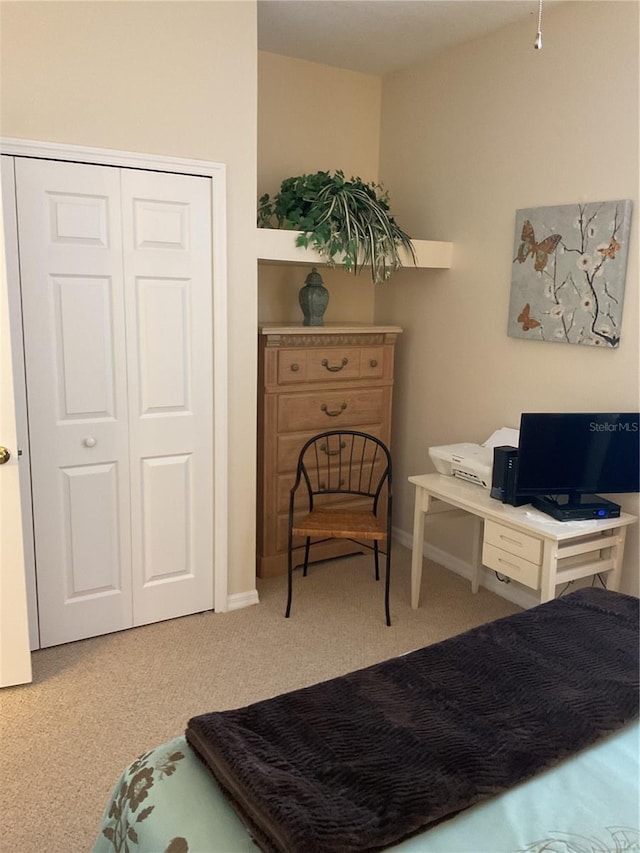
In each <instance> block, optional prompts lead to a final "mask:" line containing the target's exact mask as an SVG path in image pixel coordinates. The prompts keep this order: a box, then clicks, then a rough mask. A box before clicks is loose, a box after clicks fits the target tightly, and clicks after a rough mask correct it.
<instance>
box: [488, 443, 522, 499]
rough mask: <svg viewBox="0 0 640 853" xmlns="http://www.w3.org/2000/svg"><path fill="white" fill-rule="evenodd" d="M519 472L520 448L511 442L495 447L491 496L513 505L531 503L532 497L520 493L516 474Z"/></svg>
mask: <svg viewBox="0 0 640 853" xmlns="http://www.w3.org/2000/svg"><path fill="white" fill-rule="evenodd" d="M517 473H518V448H517V447H512V446H511V445H509V444H504V445H501V446H500V447H494V448H493V472H492V475H491V492H490V494H491V497H492V498H495V499H496V500H497V501H502V503H503V504H504V503H507V504H511V506H522V504H527V503H530V498H525V497H522V496H520V495H518V493H517V491H516V476H517Z"/></svg>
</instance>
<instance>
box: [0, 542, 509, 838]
mask: <svg viewBox="0 0 640 853" xmlns="http://www.w3.org/2000/svg"><path fill="white" fill-rule="evenodd" d="M409 564H410V553H409V552H408V551H407V550H406V549H404V548H401V547H396V548H395V549H394V571H393V577H392V594H391V620H392V625H391V627H390V628H387V627H386V625H385V623H384V606H383V583H382V581H381V582H380V583H376V582H375V581H374V579H373V564H372V557H371V556H366V557H353V558H349V559H346V560H341V561H339V562H337V561H336V562H333V563H324V564H320V565H318V566H315V567H313V569H312V570H311V571H310V574H309V576H308V577H307V578H302V577H298V576H296V578H295V581H294V584H295V585H294V598H293V609H292V614H291V618H290V619H284V616H283V611H284V605H285V595H286V581H285V578H275V579H272V580H268V581H259V582H258V590H259V594H260V601H261V603H260V604H259V605H258V606H254V607H249V608H246V609H244V610H238V611H235V612H233V613H219V614H217V613H206V614H200V615H195V616H187V617H184V618H182V619H175V620H172V621H169V622H161V623H158V624H155V625H150V626H147V627H144V628H137V629H132V630H130V631H123V632H121V633H118V634H110V635H108V636H106V637H98V638H95V639H91V640H82V641H80V642H77V643H69V644H67V645H65V646H57V647H55V648H51V649H43V650H40V651H38V652H35V653H34V655H33V670H34V681H33V684H31V685H25V686H22V687H13V688H6V689H5V690H2V691H0V725H1V742H0V746H1V748H2V752H1V759H0V767H1V768H2V769H1V771H0V781H1V784H0V850H2V851H3V853H36V852H37V853H84V851H90V850H91V848H92V845H93V841H94V839H95V838H96V836H97V833H98V830H99V822H100V816H101V812H102V808H103V806H104V803H105V802H106V800H107V798H108V795H109V793H110V791H111V788H112V786H113V785H114V784H115V782H116V780H117V778H118V776H119V774H120V772H121V770H122V769H123V768H124V766H125V765H127V764H129V763H130V762H131V761H132V760H133V759H134V758H135V757H137V756H138V755H139V754H140V753H142V752H144V751H145V750H147V749H149V748H151V747H153V746H156V745H157V744H159V743H162V742H163V741H165V740H168V739H170V738H172V737H175V736H176V735H178V734H181V733H182V732H183V731H184V728H185V724H186V722H187V720H188V719H189V717H191V716H193V715H194V714H199V713H203V712H206V711H211V710H214V709H216V708H231V707H238V706H242V705H245V704H248V703H250V702H253V701H255V700H258V699H263V698H266V697H268V696H273V695H275V694H277V693H282V692H284V691H287V690H293V689H295V688H298V687H303V686H305V685H308V684H312V683H314V682H317V681H321V680H323V679H327V678H331V677H333V676H336V675H341V674H342V673H344V672H348V671H349V670H352V669H358V668H360V667H364V666H368V665H369V664H372V663H376V662H377V661H380V660H384V659H385V658H389V657H392V656H394V655H397V654H401V653H403V652H407V651H410V650H411V649H415V648H418V647H420V646H424V645H427V644H429V643H434V642H437V641H438V640H441V639H444V638H445V637H448V636H451V635H453V634H456V633H459V632H461V631H464V630H466V629H468V628H471V627H473V626H475V625H479V624H481V623H483V622H487V621H490V620H492V619H496V618H498V617H500V616H506V615H508V614H510V613H513V612H515V611H516V610H518V609H519V608H517V607H516V606H515V605H513V604H511V603H510V602H508V601H506V600H504V599H502V598H499V597H498V596H496V595H494V594H493V593H490V592H488V591H487V590H485V589H480V591H479V592H478V594H477V595H473V594H472V593H471V589H470V584H469V583H468V582H467V581H465V580H464V579H462V578H460V577H458V576H457V575H455V574H453V573H451V572H448V571H446V570H445V569H442V568H441V567H439V566H436V565H433V564H428V565H426V566H425V571H424V572H423V585H422V594H421V596H422V597H421V607H420V609H418V610H411V607H410V604H409V574H410V570H409Z"/></svg>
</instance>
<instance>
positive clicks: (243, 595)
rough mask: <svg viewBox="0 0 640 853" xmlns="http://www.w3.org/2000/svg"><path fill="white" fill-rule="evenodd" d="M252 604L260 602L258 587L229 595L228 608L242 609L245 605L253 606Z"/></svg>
mask: <svg viewBox="0 0 640 853" xmlns="http://www.w3.org/2000/svg"><path fill="white" fill-rule="evenodd" d="M252 604H260V599H259V598H258V590H257V589H252V590H249V592H236V593H235V594H234V595H228V596H227V610H242V608H243V607H251V605H252Z"/></svg>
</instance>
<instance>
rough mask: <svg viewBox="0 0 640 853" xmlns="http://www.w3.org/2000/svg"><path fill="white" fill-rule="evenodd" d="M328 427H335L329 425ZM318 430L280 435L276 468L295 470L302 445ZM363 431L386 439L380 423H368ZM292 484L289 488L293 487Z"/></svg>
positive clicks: (283, 470) (347, 427)
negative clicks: (372, 424) (373, 424)
mask: <svg viewBox="0 0 640 853" xmlns="http://www.w3.org/2000/svg"><path fill="white" fill-rule="evenodd" d="M341 426H344V424H341ZM327 429H333V427H331V426H328V427H327ZM345 429H351V427H350V426H346V427H345ZM318 432H321V430H317V429H314V430H311V431H309V432H305V433H296V434H295V435H291V434H289V435H280V436H278V445H277V448H278V449H277V460H276V470H277V471H279V472H283V473H284V472H285V471H295V470H296V466H297V464H298V456H299V455H300V451H301V449H302V445H303V444H304V443H305V441H307V439H309V438H313V436H314V435H316V434H317V433H318ZM363 432H366V433H367V434H368V435H373V436H374V437H375V438H380V439H382V440H383V441H384V436H383V435H382V427H381V425H380V424H375V426H371V425H369V424H367V426H366V429H364V430H363ZM293 481H294V477H293V475H292V476H291V486H293ZM291 486H290V487H289V488H291Z"/></svg>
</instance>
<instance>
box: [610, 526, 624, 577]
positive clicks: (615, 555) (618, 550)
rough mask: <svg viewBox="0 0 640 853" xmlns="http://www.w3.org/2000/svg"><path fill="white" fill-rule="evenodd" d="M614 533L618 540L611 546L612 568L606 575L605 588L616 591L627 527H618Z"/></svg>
mask: <svg viewBox="0 0 640 853" xmlns="http://www.w3.org/2000/svg"><path fill="white" fill-rule="evenodd" d="M616 533H617V535H618V538H619V540H620V542H619V543H618V544H617V545H613V546H612V548H611V557H612V559H613V568H612V569H611V571H610V572H609V575H608V577H607V589H612V590H613V591H614V592H618V590H619V589H620V575H621V574H622V558H623V557H624V542H625V539H626V536H627V528H626V527H619V528H618V529H617V530H616Z"/></svg>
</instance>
